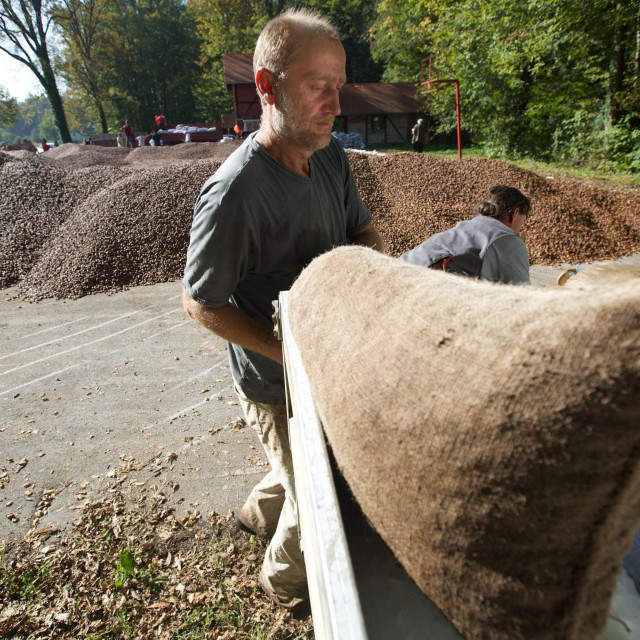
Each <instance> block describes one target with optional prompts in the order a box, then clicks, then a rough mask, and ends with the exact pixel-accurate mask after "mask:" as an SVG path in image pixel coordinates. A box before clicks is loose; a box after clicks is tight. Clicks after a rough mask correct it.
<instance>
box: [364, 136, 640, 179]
mask: <svg viewBox="0 0 640 640" xmlns="http://www.w3.org/2000/svg"><path fill="white" fill-rule="evenodd" d="M376 150H377V151H381V152H384V153H397V152H400V151H411V150H412V149H411V145H409V144H404V145H392V146H388V147H378V148H376ZM424 153H427V154H429V155H434V156H437V157H439V158H451V159H454V158H457V157H458V149H457V147H450V146H447V145H427V146H425V149H424ZM462 157H463V158H488V157H489V156H488V155H487V154H486V153H485V152H484V151H483V150H482V149H481V148H479V147H468V148H464V147H463V149H462ZM501 159H502V160H504V161H505V162H508V163H510V164H513V165H515V166H517V167H522V168H523V169H528V170H530V171H535V172H536V173H544V174H553V175H555V176H558V177H569V178H579V179H581V180H594V181H598V182H606V183H608V184H610V185H611V184H613V185H618V186H622V187H640V177H638V175H634V174H631V173H614V172H607V171H594V170H592V169H587V168H585V167H574V166H571V165H566V164H559V163H553V162H542V161H538V160H531V159H530V158H508V159H504V158H501Z"/></svg>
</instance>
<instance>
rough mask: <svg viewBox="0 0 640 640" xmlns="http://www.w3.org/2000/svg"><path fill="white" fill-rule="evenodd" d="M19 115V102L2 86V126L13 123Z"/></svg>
mask: <svg viewBox="0 0 640 640" xmlns="http://www.w3.org/2000/svg"><path fill="white" fill-rule="evenodd" d="M17 117H18V102H17V100H16V99H15V98H12V97H11V96H10V95H9V94H8V93H7V92H6V91H5V90H4V88H3V87H0V126H5V125H9V126H11V125H13V124H14V123H15V121H16V118H17Z"/></svg>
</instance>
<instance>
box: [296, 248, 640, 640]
mask: <svg viewBox="0 0 640 640" xmlns="http://www.w3.org/2000/svg"><path fill="white" fill-rule="evenodd" d="M288 310H289V320H290V325H291V330H292V334H293V336H294V339H295V342H296V344H297V346H298V348H299V350H300V353H301V356H302V360H303V363H304V366H305V369H306V371H307V374H308V376H309V379H310V383H311V389H312V393H313V397H314V401H315V403H316V407H317V410H318V413H319V415H320V418H321V420H322V422H323V425H324V428H325V431H326V434H327V438H328V441H329V443H330V445H331V447H332V449H333V452H334V454H335V457H336V460H337V463H338V466H339V468H340V470H341V471H342V473H343V474H344V476H345V478H346V480H347V482H348V484H349V487H350V489H351V490H352V492H353V494H354V496H355V498H356V499H357V501H358V502H359V504H360V506H361V507H362V509H363V511H364V513H365V514H366V516H367V518H368V519H369V520H370V522H371V523H372V525H373V526H374V527H375V528H376V529H377V531H378V532H379V533H380V534H381V536H382V537H383V538H384V540H385V541H386V542H387V544H388V545H389V547H390V548H391V549H392V551H393V552H394V554H395V555H396V557H397V558H398V560H399V561H400V562H401V563H402V565H403V566H404V567H405V569H406V570H407V572H408V573H409V575H410V576H411V577H412V578H413V579H414V580H415V582H416V583H417V584H418V586H419V587H420V588H421V589H422V590H423V591H424V592H425V593H426V594H427V595H428V596H429V597H430V598H431V600H432V601H433V602H434V603H435V604H436V605H437V606H438V607H439V608H440V609H441V610H442V611H443V612H444V613H445V615H447V617H449V619H450V620H451V621H452V623H453V624H454V626H455V627H456V628H457V630H458V631H459V632H460V633H461V634H462V635H463V636H464V637H465V638H467V639H468V640H474V639H480V638H482V639H486V638H488V639H491V640H516V639H520V638H521V639H526V640H541V639H549V640H551V639H554V640H559V639H562V640H589V639H592V638H596V637H597V636H598V634H599V632H600V631H601V630H602V629H603V627H604V626H605V624H606V620H607V615H608V609H609V602H610V598H611V595H612V593H613V591H614V589H615V584H616V576H617V573H618V572H619V570H620V567H621V562H622V558H623V556H624V555H625V553H626V551H627V550H628V548H629V546H630V544H631V538H632V535H633V532H634V530H635V529H636V528H637V526H638V524H640V429H639V428H638V426H639V424H640V400H639V390H640V375H639V374H640V286H638V284H637V282H629V281H627V282H625V283H624V284H622V285H619V286H612V287H603V288H602V289H600V290H598V292H597V293H595V292H594V290H593V289H590V290H587V291H582V290H567V289H566V288H565V287H554V288H548V289H536V288H532V287H515V286H505V285H496V284H492V283H487V282H480V281H475V280H471V279H466V278H462V277H459V276H454V275H450V274H445V273H440V272H435V271H432V270H429V269H425V268H423V267H417V266H413V265H408V264H406V263H403V262H401V261H399V260H395V259H393V258H389V257H387V256H383V255H381V254H378V253H376V252H374V251H372V250H370V249H365V248H361V247H343V248H338V249H334V250H333V251H331V252H329V253H326V254H324V255H323V256H320V257H319V258H316V259H315V260H314V261H313V262H312V263H311V264H310V265H309V266H308V267H307V268H306V269H305V270H304V271H303V272H302V274H301V275H300V277H299V278H298V280H297V281H296V282H295V283H294V286H293V287H292V289H291V292H290V295H289V303H288Z"/></svg>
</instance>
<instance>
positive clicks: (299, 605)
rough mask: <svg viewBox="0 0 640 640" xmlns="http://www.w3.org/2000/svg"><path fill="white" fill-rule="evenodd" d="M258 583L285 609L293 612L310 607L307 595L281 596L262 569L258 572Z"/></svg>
mask: <svg viewBox="0 0 640 640" xmlns="http://www.w3.org/2000/svg"><path fill="white" fill-rule="evenodd" d="M258 584H259V585H260V588H261V589H262V590H263V591H264V592H265V593H266V594H267V595H268V596H269V598H270V599H271V600H273V602H275V603H276V604H277V605H278V606H279V607H282V608H283V609H287V610H288V611H291V612H292V613H298V612H300V611H302V610H305V609H309V599H308V598H307V597H306V596H305V597H302V598H300V597H296V596H289V597H282V596H279V595H278V594H277V593H276V592H275V591H274V590H273V589H272V587H271V585H270V584H269V581H268V580H267V579H266V578H265V576H264V574H263V573H262V570H260V573H259V574H258Z"/></svg>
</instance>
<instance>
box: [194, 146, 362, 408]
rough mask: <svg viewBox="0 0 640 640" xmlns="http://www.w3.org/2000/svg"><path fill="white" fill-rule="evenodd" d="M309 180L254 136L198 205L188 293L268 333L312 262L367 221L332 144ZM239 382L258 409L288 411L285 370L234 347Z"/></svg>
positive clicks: (316, 159)
mask: <svg viewBox="0 0 640 640" xmlns="http://www.w3.org/2000/svg"><path fill="white" fill-rule="evenodd" d="M309 166H310V171H311V175H310V178H305V177H303V176H300V175H298V174H296V173H294V172H293V171H290V170H289V169H287V168H286V167H284V166H283V165H281V164H280V163H278V162H276V161H275V160H274V159H273V158H271V156H269V155H268V154H267V153H266V152H265V151H264V150H263V149H261V148H260V146H259V145H258V144H257V143H256V142H255V140H254V135H253V134H252V135H251V136H250V137H249V138H247V140H246V141H245V143H244V144H243V145H242V146H241V147H239V148H238V149H236V151H234V152H233V153H232V154H231V155H230V156H229V158H227V160H226V161H225V162H224V164H223V165H222V166H221V167H220V168H219V169H218V170H217V171H216V173H215V174H214V175H213V176H211V177H210V178H209V179H208V180H207V182H206V183H205V184H204V187H203V188H202V191H201V192H200V196H199V197H198V200H197V201H196V205H195V212H194V218H193V224H192V227H191V240H190V244H189V250H188V252H187V264H186V267H185V274H184V279H183V284H184V287H185V289H186V290H187V292H188V293H189V295H190V296H191V297H192V298H193V299H194V300H196V301H197V302H199V303H200V304H203V305H205V306H208V307H222V306H224V305H226V304H227V303H229V302H230V303H231V304H233V305H235V306H236V307H238V308H239V309H242V310H243V311H245V312H246V313H247V314H248V315H249V316H251V317H252V318H253V319H254V320H256V321H257V322H259V323H260V324H262V325H264V326H265V327H269V328H272V327H273V322H272V319H271V316H272V313H273V309H272V301H273V300H277V298H278V294H279V292H280V291H286V290H288V289H289V288H290V287H291V284H292V283H293V281H294V279H295V278H296V277H297V276H298V274H299V273H300V271H302V269H303V268H304V267H305V266H306V265H307V264H309V262H311V260H313V258H315V257H316V256H318V255H320V254H321V253H324V252H325V251H328V250H330V249H332V248H333V247H336V246H338V245H343V244H346V243H347V241H348V238H349V237H350V236H352V235H354V234H356V233H358V232H359V231H361V230H362V229H364V227H366V226H367V225H368V224H369V223H370V221H371V215H370V214H369V212H368V211H367V209H366V207H365V205H364V203H363V202H362V199H361V198H360V194H359V193H358V190H357V188H356V185H355V181H354V179H353V174H352V173H351V168H350V166H349V162H348V160H347V157H346V155H345V153H344V150H343V149H342V147H341V146H340V144H339V142H338V141H337V140H336V139H335V138H333V137H332V138H331V142H330V144H329V145H328V146H327V147H325V148H324V149H321V150H319V151H316V152H315V153H314V154H313V155H312V156H311V157H310V158H309ZM229 360H230V365H231V371H232V374H233V377H234V379H235V381H236V382H237V383H238V385H239V386H240V388H241V389H242V391H243V393H244V394H245V395H246V396H247V398H249V399H250V400H253V401H254V402H265V403H269V404H284V402H285V395H284V377H283V370H282V367H281V366H280V365H279V364H277V363H276V362H274V361H273V360H270V359H269V358H266V357H264V356H261V355H260V354H257V353H255V352H253V351H250V350H248V349H243V348H242V347H240V346H238V345H236V344H231V343H230V344H229Z"/></svg>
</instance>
